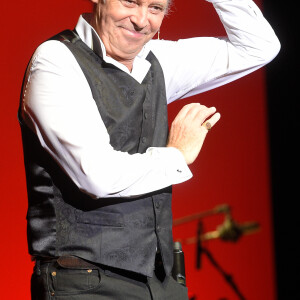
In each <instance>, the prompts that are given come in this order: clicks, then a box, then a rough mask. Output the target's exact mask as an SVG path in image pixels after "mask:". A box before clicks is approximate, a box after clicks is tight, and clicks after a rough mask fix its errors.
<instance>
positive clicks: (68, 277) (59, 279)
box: [49, 266, 101, 296]
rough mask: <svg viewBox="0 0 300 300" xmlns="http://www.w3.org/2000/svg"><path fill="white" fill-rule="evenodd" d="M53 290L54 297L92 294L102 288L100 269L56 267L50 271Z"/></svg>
mask: <svg viewBox="0 0 300 300" xmlns="http://www.w3.org/2000/svg"><path fill="white" fill-rule="evenodd" d="M49 273H50V274H49V276H50V279H51V286H52V288H51V290H53V293H54V295H56V296H58V295H77V294H86V293H91V292H93V291H94V290H97V289H98V288H99V287H100V282H101V274H100V270H99V269H73V268H72V269H69V268H63V267H61V266H54V267H52V268H50V269H49Z"/></svg>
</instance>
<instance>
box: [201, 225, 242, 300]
mask: <svg viewBox="0 0 300 300" xmlns="http://www.w3.org/2000/svg"><path fill="white" fill-rule="evenodd" d="M202 228H203V225H202V221H199V223H198V232H197V233H198V234H197V257H196V262H197V269H200V261H201V260H200V256H201V254H202V253H203V254H205V255H206V257H207V258H208V260H209V261H210V262H211V264H212V265H213V266H214V267H215V268H216V269H217V271H218V272H220V273H221V275H222V276H223V277H224V279H225V281H226V282H227V283H228V284H229V286H230V287H231V288H232V289H233V291H234V292H235V294H236V295H237V296H238V297H239V299H240V300H246V298H245V297H244V296H243V294H242V293H241V291H240V290H239V288H238V286H237V285H236V283H235V282H234V280H233V276H232V275H230V274H229V273H226V272H225V271H224V270H223V268H222V267H221V266H220V264H219V263H218V262H217V261H216V259H215V258H214V257H213V255H212V253H211V252H210V251H209V250H208V249H207V248H205V247H203V246H202V243H201V242H202V241H201V236H202Z"/></svg>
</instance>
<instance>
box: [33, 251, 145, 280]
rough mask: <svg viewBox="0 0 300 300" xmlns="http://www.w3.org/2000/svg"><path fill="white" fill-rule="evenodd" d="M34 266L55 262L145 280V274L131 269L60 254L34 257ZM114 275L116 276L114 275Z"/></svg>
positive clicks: (70, 266) (73, 267) (68, 267)
mask: <svg viewBox="0 0 300 300" xmlns="http://www.w3.org/2000/svg"><path fill="white" fill-rule="evenodd" d="M34 260H35V261H36V268H37V269H39V267H40V266H41V265H43V264H46V263H51V262H56V263H57V264H58V265H59V266H61V267H63V268H67V269H82V270H88V269H100V270H101V271H103V272H104V273H106V274H108V273H109V274H112V276H114V275H117V276H121V277H125V278H129V279H133V280H136V281H140V282H147V276H145V275H142V274H138V273H135V272H132V271H128V270H123V269H118V268H114V267H110V266H105V265H102V264H96V263H91V262H89V261H86V260H84V259H82V258H79V257H77V256H60V257H56V258H55V257H35V258H34ZM114 277H116V276H114Z"/></svg>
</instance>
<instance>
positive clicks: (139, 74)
mask: <svg viewBox="0 0 300 300" xmlns="http://www.w3.org/2000/svg"><path fill="white" fill-rule="evenodd" d="M90 20H91V14H90V13H85V14H82V15H81V16H80V17H79V20H78V23H77V25H76V27H75V29H76V31H77V33H78V35H79V37H80V38H81V40H82V41H83V42H84V43H85V44H86V45H87V46H88V47H90V48H91V49H92V50H93V51H94V52H95V53H96V54H97V55H99V56H101V57H102V58H103V60H104V61H105V62H107V63H110V64H113V65H114V66H116V67H117V68H119V69H120V70H122V71H124V72H126V73H128V74H129V75H131V76H132V77H133V78H134V79H135V80H136V81H138V82H139V83H141V82H142V81H143V80H144V78H145V77H146V75H147V73H148V71H149V69H150V67H151V64H150V62H149V61H148V60H146V57H147V55H148V54H149V52H150V49H149V47H147V45H145V46H144V47H143V49H142V50H141V51H140V53H139V54H138V55H137V56H136V58H135V59H134V61H133V68H132V71H131V72H130V71H129V70H128V69H127V67H125V66H124V65H123V64H121V63H119V62H118V61H116V60H115V59H113V58H112V57H109V56H107V55H106V49H105V46H104V44H103V42H102V41H101V39H100V37H99V35H98V34H97V32H96V31H95V29H94V28H93V27H92V26H91V25H90Z"/></svg>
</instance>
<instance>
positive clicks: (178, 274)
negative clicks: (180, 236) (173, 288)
mask: <svg viewBox="0 0 300 300" xmlns="http://www.w3.org/2000/svg"><path fill="white" fill-rule="evenodd" d="M173 246H174V249H173V255H174V264H173V269H172V276H173V278H174V279H175V280H176V281H177V282H178V283H180V284H181V285H183V286H185V285H186V283H185V265H184V253H183V251H182V246H181V243H180V242H174V245H173Z"/></svg>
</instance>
